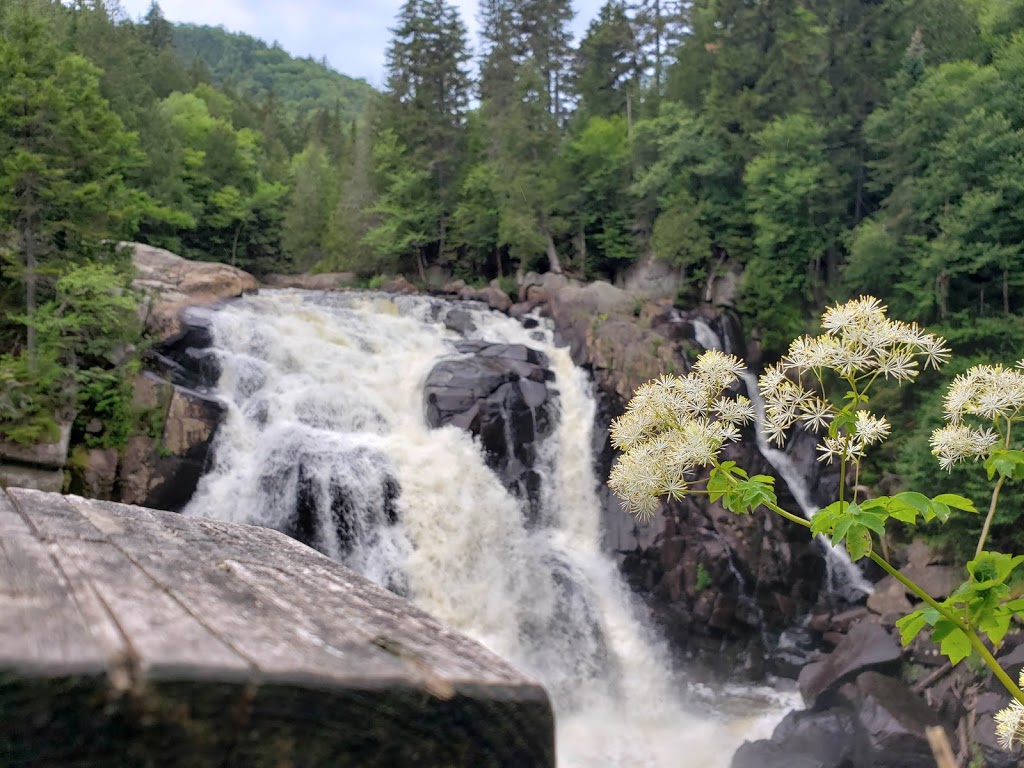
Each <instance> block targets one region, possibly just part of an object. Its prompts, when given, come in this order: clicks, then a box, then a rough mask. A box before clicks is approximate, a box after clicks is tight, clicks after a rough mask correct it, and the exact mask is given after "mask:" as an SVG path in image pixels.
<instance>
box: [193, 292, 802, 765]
mask: <svg viewBox="0 0 1024 768" xmlns="http://www.w3.org/2000/svg"><path fill="white" fill-rule="evenodd" d="M439 306H442V305H440V304H439V303H437V302H434V303H432V302H431V300H429V299H423V298H413V297H396V298H389V297H384V296H381V295H372V294H364V295H359V294H347V295H346V294H315V293H303V292H289V291H280V292H273V291H272V292H267V293H264V294H261V295H260V296H256V297H251V298H247V299H245V300H243V301H240V302H238V303H236V304H234V305H232V306H230V307H229V308H227V309H225V310H223V311H221V312H219V313H218V314H217V315H216V317H215V321H214V336H215V343H216V346H217V348H218V354H219V357H220V359H221V363H222V375H221V380H220V383H219V393H220V395H221V396H222V397H223V398H225V399H226V401H227V402H228V404H229V415H228V418H227V420H226V423H225V424H224V425H223V426H222V428H221V430H220V432H219V434H218V437H217V444H216V454H215V455H216V463H215V466H214V468H213V469H212V471H211V472H210V474H208V475H207V476H206V477H205V478H203V480H202V482H201V483H200V486H199V489H198V491H197V493H196V495H195V497H194V499H193V501H192V502H191V504H190V505H189V507H188V509H187V510H186V512H187V513H188V514H196V515H202V516H206V517H212V518H217V519H221V520H230V521H236V522H247V523H256V524H261V525H267V526H271V527H282V526H284V525H285V524H286V523H287V517H288V516H289V515H290V514H292V512H293V511H294V509H295V505H296V502H295V499H296V494H297V493H298V492H299V489H300V487H301V488H304V489H305V490H304V493H305V494H306V496H307V497H308V498H311V499H312V500H313V506H314V507H315V509H316V515H317V516H318V517H319V518H320V519H321V520H322V522H325V523H327V524H326V525H325V526H323V528H324V530H326V531H328V533H327V534H325V535H323V536H322V537H321V539H320V540H319V541H318V542H317V544H318V546H319V547H320V548H321V549H322V550H323V551H324V552H326V553H328V554H329V555H331V556H332V557H335V558H336V559H339V560H341V561H343V562H345V563H346V564H348V565H349V566H350V567H352V568H354V569H356V570H358V571H360V572H361V573H363V574H365V575H367V576H369V577H370V578H372V579H374V580H376V581H378V582H379V583H381V584H385V585H389V586H391V587H392V588H397V589H399V590H402V591H405V592H406V593H407V594H408V595H409V596H410V597H411V598H412V599H413V600H415V602H416V603H417V604H418V605H420V606H421V607H423V608H424V609H426V610H427V611H429V612H431V613H432V614H434V615H435V616H437V617H438V618H440V619H441V620H443V621H445V622H448V623H449V624H451V625H453V626H455V627H457V628H458V629H460V630H462V631H464V632H466V633H467V634H469V635H471V636H473V637H475V638H476V639H477V640H479V641H481V642H482V643H484V644H485V645H487V646H489V647H490V648H491V649H492V650H494V651H496V652H497V653H499V654H500V655H502V656H504V657H505V658H507V659H509V660H511V661H512V662H513V663H515V664H516V665H517V666H519V667H520V668H521V669H523V670H524V671H526V672H528V673H530V674H531V675H533V676H535V677H537V678H538V679H540V680H541V681H542V682H543V683H544V684H545V686H546V687H547V688H548V690H549V692H550V693H551V695H552V699H553V701H554V704H555V710H556V716H557V723H558V736H557V743H558V757H559V764H560V765H562V766H580V767H582V766H620V765H621V766H627V765H628V766H630V767H631V768H634V767H635V766H652V768H653V767H656V768H662V767H665V768H667V767H668V766H672V767H673V768H679V767H680V766H681V767H682V768H687V767H688V766H692V767H693V768H724V766H727V765H728V764H729V761H730V759H731V755H732V752H733V751H734V750H735V748H736V747H737V746H738V745H739V744H740V743H741V742H742V741H743V740H744V739H753V738H763V737H766V736H767V735H769V734H770V732H771V729H772V727H773V726H774V724H775V723H776V722H777V721H778V719H779V718H780V717H781V716H782V714H783V713H784V712H785V711H786V710H787V709H789V708H791V707H793V706H795V697H794V696H793V695H791V694H775V693H774V692H772V691H770V690H768V689H753V688H743V687H734V688H728V689H720V690H711V689H708V688H705V687H703V686H695V685H688V684H686V683H684V682H682V681H680V680H678V679H676V678H675V677H674V676H673V674H672V673H671V671H670V668H671V664H670V662H669V660H668V658H667V655H666V653H665V651H664V649H663V648H662V647H661V645H660V644H659V642H658V641H657V640H655V639H654V638H653V636H652V634H651V633H650V631H649V630H648V629H647V628H646V626H645V624H644V622H643V621H642V619H641V617H640V613H639V612H638V610H637V608H636V606H635V605H634V603H633V601H632V600H631V597H630V595H629V593H628V590H627V588H626V587H625V585H624V583H623V581H622V579H621V578H620V576H619V574H618V571H617V568H616V566H615V564H614V562H613V561H612V559H611V558H610V557H609V556H607V555H606V554H604V553H603V552H602V551H601V547H600V541H601V531H600V528H599V514H598V509H599V502H598V498H597V494H596V488H597V484H596V478H595V476H594V471H593V457H592V455H591V449H590V444H591V443H590V430H591V428H592V425H593V422H594V408H595V405H594V400H593V398H592V397H591V394H590V386H589V382H588V380H587V378H586V376H585V375H584V374H583V372H582V371H581V370H579V369H577V368H576V367H575V366H574V365H573V364H572V361H571V360H570V358H569V355H568V353H567V351H566V350H564V349H560V348H556V347H555V346H554V345H553V344H552V343H551V341H550V333H549V332H548V331H541V330H533V331H527V330H525V329H524V328H523V327H522V326H521V325H520V324H519V323H517V322H516V321H513V320H511V319H509V318H507V317H505V316H503V315H498V314H496V313H492V312H488V311H483V310H480V309H469V312H470V314H471V316H472V318H473V321H474V323H475V325H476V327H477V328H478V329H479V330H478V331H477V332H475V333H473V334H471V336H473V337H476V338H483V339H486V340H487V341H492V342H508V343H522V344H527V345H529V346H532V347H534V348H537V349H540V350H542V351H543V352H544V353H545V354H546V355H547V356H548V358H549V360H550V364H551V368H552V370H553V371H554V372H555V376H556V380H555V381H554V382H553V383H552V384H551V385H550V386H552V387H554V388H555V389H557V392H558V403H559V409H560V414H559V421H558V426H557V429H556V432H555V434H554V435H553V436H552V437H551V438H549V439H548V441H547V443H546V448H545V456H544V459H545V460H544V461H542V462H541V464H542V465H543V466H544V467H545V469H544V470H543V473H544V477H543V488H542V498H543V503H544V507H545V509H544V513H543V514H542V516H541V519H542V520H543V521H544V523H543V525H541V526H539V527H535V528H533V529H530V528H528V527H527V526H526V525H525V524H524V520H525V515H524V514H523V509H522V505H521V503H520V502H519V501H518V500H517V499H515V498H512V497H511V496H510V495H509V494H508V493H507V492H506V491H505V489H504V488H503V486H502V485H501V483H500V482H499V481H498V479H497V477H496V476H495V475H494V474H493V473H492V472H491V471H490V470H489V469H488V468H487V466H486V465H485V463H484V460H483V457H482V455H481V452H480V450H479V446H478V445H477V443H475V442H474V441H473V439H472V438H471V437H470V435H469V434H468V433H466V432H464V431H462V430H460V429H457V428H455V427H444V428H441V429H436V430H432V429H430V428H428V427H427V424H426V421H425V418H424V405H423V395H422V386H423V382H424V379H425V377H426V376H427V374H428V372H429V371H430V369H431V368H432V367H433V365H434V364H435V363H436V362H437V361H438V360H439V359H441V358H444V357H450V356H452V355H455V354H456V352H455V350H454V342H455V341H456V340H457V338H458V337H457V336H456V335H455V334H453V333H451V332H449V331H447V330H445V328H444V326H443V325H442V324H440V323H438V322H436V321H432V320H431V319H430V318H431V317H433V316H434V315H436V314H437V311H438V309H437V308H438V307H439ZM444 306H447V305H444ZM462 308H463V309H468V307H467V306H466V305H463V306H462ZM442 311H443V309H442ZM300 464H301V467H302V469H301V472H300V471H299V470H297V467H298V466H299V465H300ZM389 482H390V483H397V489H398V491H399V492H398V495H397V498H396V499H394V501H392V502H390V503H389V501H388V498H389V495H390V496H393V495H394V494H393V493H390V494H389V492H388V483H389ZM391 490H392V491H393V490H394V487H392V489H391ZM342 498H344V499H346V501H345V502H344V505H345V506H344V510H343V513H344V516H345V519H346V520H347V521H348V522H347V524H348V526H349V528H348V535H347V537H346V540H339V538H338V537H337V535H336V534H335V533H334V529H335V528H336V522H337V521H336V519H335V518H336V516H337V514H338V512H337V510H338V509H339V499H342ZM332 503H333V507H334V511H332ZM395 518H397V522H394V519H395Z"/></svg>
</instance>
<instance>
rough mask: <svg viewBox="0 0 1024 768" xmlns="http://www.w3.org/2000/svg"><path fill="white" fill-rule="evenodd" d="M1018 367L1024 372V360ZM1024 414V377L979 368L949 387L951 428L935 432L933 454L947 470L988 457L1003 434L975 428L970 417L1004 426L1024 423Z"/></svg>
mask: <svg viewBox="0 0 1024 768" xmlns="http://www.w3.org/2000/svg"><path fill="white" fill-rule="evenodd" d="M1017 367H1018V368H1024V360H1021V361H1020V362H1018V363H1017ZM1022 410H1024V374H1022V373H1020V372H1019V371H1015V370H1013V369H1012V368H1004V367H1003V366H1002V365H976V366H974V367H973V368H970V369H968V370H967V371H966V372H965V373H962V374H960V375H959V376H957V377H956V378H955V379H954V380H953V383H952V384H950V385H949V390H948V391H947V392H946V399H945V404H944V405H943V411H944V413H945V416H946V421H947V422H948V424H947V425H946V426H944V427H941V428H940V429H936V430H935V431H934V432H932V437H931V446H932V453H933V454H934V455H935V456H936V457H937V458H938V460H939V465H940V466H941V467H942V468H943V469H950V468H951V467H952V466H953V465H954V464H956V463H957V462H959V461H963V460H965V459H969V458H974V459H977V458H979V457H982V456H985V455H987V454H988V453H989V451H991V450H992V449H993V448H994V447H995V446H996V444H997V443H999V442H1000V435H999V432H998V431H997V430H996V429H993V428H992V427H988V426H986V427H976V426H972V425H971V424H968V423H967V420H966V419H967V417H975V418H977V419H980V420H981V421H983V422H992V423H994V424H995V425H997V426H1003V425H1004V424H1007V423H1008V422H1012V421H1015V420H1018V419H1020V418H1021V417H1022V413H1021V412H1022Z"/></svg>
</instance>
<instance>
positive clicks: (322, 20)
mask: <svg viewBox="0 0 1024 768" xmlns="http://www.w3.org/2000/svg"><path fill="white" fill-rule="evenodd" d="M120 1H121V6H122V7H123V8H124V10H125V12H126V13H127V14H128V16H130V17H131V18H132V19H139V18H141V17H142V16H143V15H145V13H146V11H147V10H148V9H149V4H150V0H120ZM453 2H454V4H455V5H457V6H458V7H459V10H460V12H461V13H462V20H463V21H464V22H465V24H466V26H467V27H468V29H469V36H470V42H471V44H472V45H473V46H474V47H475V46H476V42H477V30H478V28H479V25H478V24H477V20H476V6H477V3H476V0H453ZM603 2H604V0H573V7H574V9H575V11H576V19H575V20H574V21H573V31H574V34H575V38H576V39H577V40H579V38H580V36H581V35H582V34H583V33H584V32H585V31H586V28H587V26H588V25H589V23H590V21H591V20H592V19H593V18H595V17H596V16H597V12H598V10H599V9H600V7H601V5H602V4H603ZM159 3H160V7H161V9H163V12H164V16H166V17H167V18H168V19H169V20H170V21H176V22H188V23H192V24H209V25H211V26H219V25H223V26H224V28H225V29H227V30H229V31H231V32H245V33H246V34H248V35H252V36H253V37H257V38H259V39H261V40H265V41H266V42H267V43H273V42H274V41H277V42H278V43H279V44H280V45H281V47H282V48H284V49H285V50H286V51H288V52H289V53H291V54H292V55H294V56H312V57H313V58H315V59H320V58H321V57H322V56H326V57H327V62H328V63H329V64H330V65H331V66H332V67H333V68H334V69H336V70H337V71H339V72H341V73H343V74H346V75H349V76H350V77H361V78H363V79H365V80H366V81H367V82H368V83H370V84H371V85H373V86H375V87H378V88H382V87H383V86H384V80H385V77H384V51H385V49H386V48H387V44H388V41H389V39H390V36H391V35H390V33H389V32H388V28H389V27H391V26H392V25H393V24H394V21H395V16H396V15H397V13H398V9H399V8H400V7H401V5H402V0H291V2H287V3H284V2H279V1H278V2H275V1H274V0H159Z"/></svg>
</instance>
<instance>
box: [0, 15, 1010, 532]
mask: <svg viewBox="0 0 1024 768" xmlns="http://www.w3.org/2000/svg"><path fill="white" fill-rule="evenodd" d="M478 14H479V20H480V24H481V35H480V39H479V40H475V41H471V40H470V39H469V37H468V33H467V27H466V23H465V20H464V19H462V18H460V16H459V13H458V11H457V9H456V8H455V6H454V5H452V4H451V3H449V2H445V0H406V2H405V3H404V4H403V5H402V7H401V10H400V12H399V14H398V16H397V17H396V19H395V20H394V24H393V27H392V30H391V42H390V44H389V47H388V49H387V52H386V67H387V75H388V79H387V85H386V88H385V89H384V91H383V92H382V93H378V92H376V91H374V90H373V89H371V88H370V87H369V86H368V85H367V84H366V83H365V82H363V81H359V80H353V79H351V78H347V77H345V76H343V75H341V74H338V73H336V72H334V71H332V70H330V69H329V68H328V67H326V66H325V64H324V63H323V62H318V61H315V60H312V59H296V58H293V57H291V56H289V55H288V54H286V53H285V52H284V51H282V50H281V49H280V48H279V47H276V46H270V45H267V44H265V43H262V42H260V41H257V40H254V39H252V38H249V37H246V36H244V35H234V34H229V33H227V32H225V31H224V30H223V29H213V28H202V27H194V26H187V25H186V26H181V25H173V24H171V23H170V22H168V21H167V20H166V19H165V18H164V16H163V14H162V12H161V10H160V8H159V6H158V5H156V4H155V3H154V5H153V6H152V7H151V9H150V11H149V13H148V14H147V15H146V16H145V17H144V18H143V19H141V20H138V21H133V20H130V19H129V18H127V17H126V15H125V14H124V13H123V11H121V10H120V9H119V8H118V7H117V6H116V4H114V3H104V2H103V1H102V0H75V2H64V3H62V2H55V1H52V0H0V257H2V260H0V264H2V269H3V276H4V279H3V281H2V283H0V353H2V357H0V385H2V388H0V433H2V435H3V436H5V437H6V438H7V439H13V440H18V441H26V442H29V441H33V440H39V439H45V438H46V437H47V436H48V435H52V433H53V430H54V429H55V423H56V420H57V419H58V418H59V417H60V416H61V414H77V416H76V420H77V421H76V423H77V424H78V425H79V428H80V429H81V428H82V425H84V424H86V423H89V422H90V421H93V420H95V419H96V418H99V420H100V422H101V424H102V427H101V428H100V429H99V430H93V431H91V432H88V434H87V435H86V439H87V440H88V441H91V442H93V443H95V444H101V445H104V446H114V447H116V446H117V445H119V441H122V440H123V439H124V435H125V434H127V431H128V429H129V428H130V426H131V425H130V423H129V422H130V421H131V419H132V418H133V416H132V414H131V413H130V409H128V406H127V401H128V400H129V399H130V397H129V393H128V391H127V387H128V383H127V382H128V381H129V380H130V376H131V374H132V372H133V371H135V370H137V369H138V366H139V365H140V362H139V359H140V355H141V350H143V349H144V347H145V340H144V339H142V338H140V336H139V328H138V323H137V319H136V313H135V305H134V300H133V298H132V296H131V295H130V293H129V292H128V291H127V290H126V289H127V286H128V284H129V282H130V279H131V270H130V264H129V263H127V261H126V259H125V258H124V257H123V256H121V255H119V254H118V253H117V252H116V251H115V250H114V249H113V247H112V245H111V244H112V243H115V242H117V241H121V240H137V241H140V242H144V243H149V244H152V245H156V246H160V247H165V248H168V249H170V250H173V251H175V252H177V253H179V254H181V255H183V256H185V257H188V258H193V259H203V260H216V261H223V262H227V263H231V264H234V265H237V266H239V267H241V268H244V269H246V270H249V271H251V272H253V273H254V274H256V275H257V276H259V275H262V274H266V273H269V272H308V271H313V272H318V271H319V272H323V271H349V272H353V273H355V274H356V275H357V276H358V279H361V280H364V281H367V283H369V282H370V281H371V280H372V279H373V278H374V277H375V276H380V275H391V274H397V273H403V274H405V275H406V276H407V277H408V278H409V279H412V280H413V281H416V282H419V283H421V284H424V285H425V284H428V283H429V282H430V281H431V280H433V279H434V278H433V277H432V276H433V275H437V274H441V275H445V276H454V277H457V278H461V279H463V280H465V281H466V282H468V283H480V282H484V281H489V280H492V279H495V278H497V279H499V280H500V281H501V284H502V285H503V286H508V287H509V288H510V289H514V286H515V283H514V278H515V276H516V275H517V274H522V273H523V272H525V271H528V270H537V271H544V270H551V271H560V272H564V273H566V274H568V275H570V276H573V277H577V278H580V279H608V280H615V279H616V278H617V277H619V276H621V275H622V274H623V273H624V272H625V270H627V269H628V268H629V267H630V265H631V264H633V263H634V262H636V261H637V260H639V259H642V258H647V257H653V258H656V259H659V260H662V261H665V262H668V263H669V264H671V265H673V266H675V267H677V268H678V269H679V270H681V271H682V272H683V273H684V274H685V275H686V277H687V279H686V287H685V288H684V289H683V291H682V292H681V293H680V295H679V297H678V299H677V300H678V302H679V303H680V304H682V305H690V306H692V305H694V304H697V303H699V301H700V300H701V299H702V297H703V294H704V289H705V286H706V284H707V281H708V279H709V278H711V277H713V276H715V275H720V274H724V273H725V272H729V271H734V272H740V271H742V279H741V282H740V289H739V294H738V299H737V304H736V311H737V312H738V314H739V316H740V317H741V319H742V321H743V324H744V327H745V329H746V332H747V334H748V335H749V336H751V337H753V338H756V339H759V341H760V345H761V347H762V349H763V352H764V358H765V360H766V361H768V360H771V359H774V358H776V357H777V356H778V355H780V354H781V353H783V352H784V351H785V348H786V345H787V344H788V341H789V339H791V338H792V337H793V336H794V335H795V334H798V333H800V332H803V331H804V330H807V329H808V327H809V326H810V324H811V323H812V318H813V317H815V316H816V315H817V314H818V312H819V311H820V309H821V307H822V306H823V305H824V304H825V303H827V302H829V301H831V300H834V299H841V298H845V297H848V296H851V295H855V294H859V293H871V294H873V295H875V296H877V297H879V298H880V299H882V300H883V301H884V302H885V303H886V304H888V306H889V307H890V311H891V313H892V314H893V315H894V316H896V317H899V318H901V319H905V320H914V321H917V322H919V323H922V324H924V325H927V326H928V327H929V329H930V330H933V331H935V332H938V333H941V334H943V335H944V336H946V337H947V338H948V339H949V340H950V342H951V344H952V346H953V348H954V351H955V352H956V354H957V357H956V358H955V360H954V363H953V364H952V365H951V366H950V368H949V370H948V375H950V376H951V375H952V374H955V373H956V372H957V371H958V370H963V369H964V368H966V367H967V366H969V365H971V364H974V363H977V362H979V361H987V360H998V361H1002V362H1012V361H1013V360H1016V359H1017V358H1019V357H1020V356H1021V349H1022V348H1024V312H1022V310H1021V299H1022V298H1024V269H1022V268H1021V267H1022V266H1024V256H1022V246H1024V205H1022V203H1024V172H1022V167H1021V166H1022V163H1024V97H1022V96H1024V94H1022V91H1024V0H827V1H826V0H772V1H771V2H751V1H750V0H690V1H684V0H630V1H629V2H625V1H617V0H610V1H609V2H607V3H606V4H605V5H604V7H603V8H602V9H601V11H600V13H599V15H598V17H597V18H595V19H593V20H592V21H591V22H590V24H589V26H588V27H587V29H586V32H585V33H584V34H583V36H582V38H581V39H580V40H578V41H576V40H574V39H573V36H572V34H571V32H570V22H571V21H572V18H573V11H572V4H571V2H569V0H481V2H480V4H479V9H478ZM926 383H927V382H926ZM939 383H940V382H939V380H938V378H937V377H935V376H934V375H933V377H932V380H931V386H930V387H929V386H925V387H921V388H918V389H917V392H918V394H916V395H913V396H911V395H910V394H908V393H906V392H903V391H900V390H897V389H893V390H891V391H889V392H887V393H886V394H885V395H884V396H883V397H887V398H889V399H890V400H891V403H892V405H893V406H894V407H893V408H891V409H890V412H891V413H897V412H898V413H900V414H901V417H900V418H899V419H898V421H899V422H900V423H897V424H896V427H897V432H899V433H900V435H901V437H900V438H899V439H897V440H894V441H891V442H890V443H889V444H888V446H889V447H888V448H887V454H886V455H884V456H883V457H882V461H883V464H879V465H878V466H879V467H881V466H885V467H886V469H885V472H882V470H881V469H878V470H877V471H876V472H875V473H874V475H872V476H869V477H866V478H865V479H866V480H867V481H868V482H874V483H883V484H889V485H891V486H901V485H903V484H905V483H911V484H916V485H918V486H922V485H927V486H928V487H935V486H937V485H941V484H942V483H946V482H948V483H949V484H950V487H959V488H963V487H964V484H965V483H966V485H967V487H968V488H970V487H971V482H973V481H972V480H971V479H970V478H971V477H973V475H971V473H969V472H964V473H963V474H954V475H953V476H952V477H951V478H947V477H946V476H945V475H943V476H942V477H939V478H937V477H936V473H935V471H934V469H933V463H932V459H931V457H930V455H929V452H928V447H927V435H928V433H929V431H930V429H931V428H932V427H933V426H935V424H934V423H932V421H931V419H936V418H937V416H935V417H932V416H925V415H924V414H925V413H926V412H931V411H935V412H936V413H937V409H935V408H934V406H935V404H936V403H937V402H938V398H939V396H940V395H939V387H938V384H939ZM926 406H927V407H928V408H930V410H928V409H926ZM975 474H977V473H975ZM1016 501H1020V500H1016ZM1003 507H1004V509H1008V510H1012V509H1014V508H1018V509H1019V508H1021V507H1020V504H1018V503H1015V502H1014V501H1011V500H1009V499H1007V501H1006V503H1005V504H1004V505H1003ZM1005 514H1012V513H1009V512H1008V513H1005ZM1004 522H1009V520H1004ZM954 535H955V533H954Z"/></svg>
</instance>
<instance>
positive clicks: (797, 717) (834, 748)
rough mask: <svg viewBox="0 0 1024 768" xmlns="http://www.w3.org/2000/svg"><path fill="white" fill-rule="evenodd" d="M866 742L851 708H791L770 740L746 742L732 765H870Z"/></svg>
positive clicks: (821, 767) (827, 767) (849, 767)
mask: <svg viewBox="0 0 1024 768" xmlns="http://www.w3.org/2000/svg"><path fill="white" fill-rule="evenodd" d="M867 752H868V749H867V746H866V744H865V743H864V738H863V732H862V729H861V728H860V725H859V723H858V722H857V719H856V718H855V717H854V714H853V712H852V711H850V710H849V709H848V708H845V707H840V708H835V709H829V710H825V711H823V712H808V711H799V712H790V713H789V714H788V715H786V717H785V718H783V720H782V722H781V723H779V725H778V727H777V728H776V729H775V733H774V734H772V738H771V740H761V741H754V742H747V743H745V744H743V745H742V746H741V747H740V748H739V749H738V750H737V751H736V754H735V755H734V756H733V759H732V768H861V767H862V766H863V768H867V767H868V766H869V765H871V764H870V763H869V762H867V759H868V756H867Z"/></svg>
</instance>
